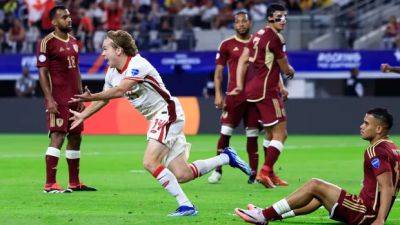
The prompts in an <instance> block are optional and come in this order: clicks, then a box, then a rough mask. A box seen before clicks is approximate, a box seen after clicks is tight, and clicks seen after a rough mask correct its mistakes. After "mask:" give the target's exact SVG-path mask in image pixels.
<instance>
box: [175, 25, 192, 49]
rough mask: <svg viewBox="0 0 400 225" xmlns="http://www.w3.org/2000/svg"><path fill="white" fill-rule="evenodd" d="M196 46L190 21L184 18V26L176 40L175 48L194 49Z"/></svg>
mask: <svg viewBox="0 0 400 225" xmlns="http://www.w3.org/2000/svg"><path fill="white" fill-rule="evenodd" d="M195 47H196V36H195V34H194V30H193V27H192V22H191V21H190V20H186V23H185V26H184V27H183V29H182V35H181V37H180V38H179V39H178V40H177V50H178V51H181V50H190V51H191V50H194V49H195Z"/></svg>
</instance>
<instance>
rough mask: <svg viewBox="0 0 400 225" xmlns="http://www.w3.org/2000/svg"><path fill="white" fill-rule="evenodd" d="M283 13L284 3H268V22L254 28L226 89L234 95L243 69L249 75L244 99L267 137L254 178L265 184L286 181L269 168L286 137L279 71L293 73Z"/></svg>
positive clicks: (273, 184) (273, 185)
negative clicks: (232, 81) (256, 113)
mask: <svg viewBox="0 0 400 225" xmlns="http://www.w3.org/2000/svg"><path fill="white" fill-rule="evenodd" d="M286 15H287V11H286V9H285V7H283V6H281V5H279V4H271V5H270V6H268V10H267V17H268V25H267V26H266V27H264V28H263V29H261V30H259V31H258V32H256V33H255V34H254V35H253V36H252V38H251V40H250V42H249V44H248V46H247V47H246V48H245V49H244V50H243V54H242V55H241V56H240V59H239V62H238V68H237V76H238V79H237V86H236V88H235V89H234V90H233V91H231V92H230V93H229V94H230V95H237V94H238V93H241V92H242V90H243V87H244V85H243V83H244V79H245V78H244V77H245V74H246V73H245V71H247V76H248V75H251V76H253V78H252V79H251V80H250V81H248V82H247V83H246V86H245V95H246V98H247V101H248V102H253V103H255V105H256V107H257V109H258V111H259V113H260V115H261V121H262V123H263V126H264V130H265V133H266V140H271V141H270V142H269V145H268V147H267V149H266V156H265V161H264V165H263V167H262V169H261V170H260V172H259V174H258V175H257V179H258V180H259V181H260V182H261V183H262V184H263V185H264V186H266V187H267V188H274V187H276V186H277V185H278V186H287V185H288V183H287V182H286V181H284V180H282V179H280V178H279V177H278V176H277V175H276V174H275V173H274V170H273V166H274V164H275V162H276V161H277V160H278V157H279V155H280V153H281V152H282V151H283V143H284V142H285V140H286V137H287V130H286V124H287V122H286V112H285V108H284V105H283V100H284V99H283V97H282V90H281V89H282V88H281V87H282V86H283V85H282V78H281V76H280V73H281V72H282V73H284V74H285V75H286V76H287V77H288V78H292V77H293V75H294V73H295V71H294V69H293V68H292V66H290V64H289V63H288V60H287V57H286V48H285V41H284V39H283V36H282V35H281V33H280V32H281V31H282V30H283V29H284V28H285V25H286Z"/></svg>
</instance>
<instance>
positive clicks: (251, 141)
mask: <svg viewBox="0 0 400 225" xmlns="http://www.w3.org/2000/svg"><path fill="white" fill-rule="evenodd" d="M257 138H258V137H247V154H248V155H249V164H250V168H251V171H252V172H253V173H254V172H255V173H257V169H258V144H257Z"/></svg>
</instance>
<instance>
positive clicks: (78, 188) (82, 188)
mask: <svg viewBox="0 0 400 225" xmlns="http://www.w3.org/2000/svg"><path fill="white" fill-rule="evenodd" d="M68 189H69V190H72V191H97V189H96V188H94V187H89V186H86V185H84V184H83V183H80V184H78V185H75V186H72V185H69V186H68ZM68 189H67V190H68Z"/></svg>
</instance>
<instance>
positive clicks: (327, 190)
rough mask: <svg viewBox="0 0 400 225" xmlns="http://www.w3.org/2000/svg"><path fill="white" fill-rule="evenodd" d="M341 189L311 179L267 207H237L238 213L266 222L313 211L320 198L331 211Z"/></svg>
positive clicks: (245, 218) (257, 221)
mask: <svg viewBox="0 0 400 225" xmlns="http://www.w3.org/2000/svg"><path fill="white" fill-rule="evenodd" d="M341 191H342V190H341V189H340V188H339V187H337V186H336V185H333V184H331V183H328V182H326V181H323V180H320V179H311V180H310V181H309V182H307V183H306V184H305V185H303V186H302V187H301V188H299V189H298V190H296V191H295V192H294V193H292V194H291V195H290V196H288V197H287V198H284V199H282V200H280V201H278V202H276V203H274V204H273V205H272V206H270V207H267V208H266V209H263V210H262V209H260V208H254V209H249V210H245V209H235V212H236V214H238V215H239V216H240V217H241V218H243V219H244V220H246V221H248V222H253V223H265V222H268V221H273V220H277V219H282V218H283V216H282V215H285V214H287V213H288V212H291V211H294V212H295V213H296V211H297V213H298V214H299V215H300V214H306V213H311V212H313V211H315V209H317V208H318V207H319V204H318V202H316V201H315V200H316V199H318V200H319V201H320V204H322V205H323V206H324V207H325V208H326V209H327V210H328V211H329V212H331V211H332V208H333V207H334V205H335V204H336V203H337V202H338V200H339V196H340V193H341Z"/></svg>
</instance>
